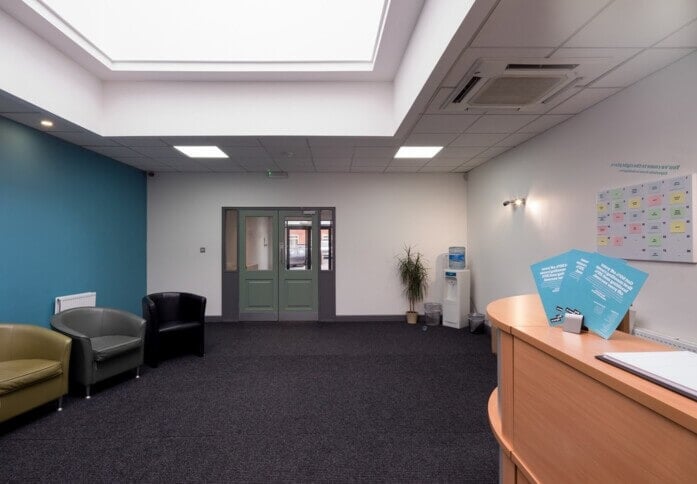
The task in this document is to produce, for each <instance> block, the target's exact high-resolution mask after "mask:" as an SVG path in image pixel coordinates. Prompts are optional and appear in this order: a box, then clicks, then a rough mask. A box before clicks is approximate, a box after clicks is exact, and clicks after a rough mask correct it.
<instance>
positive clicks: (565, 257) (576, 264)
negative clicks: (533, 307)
mask: <svg viewBox="0 0 697 484" xmlns="http://www.w3.org/2000/svg"><path fill="white" fill-rule="evenodd" d="M530 268H531V270H532V272H533V277H534V279H535V284H536V285H537V290H538V292H539V293H540V298H541V299H542V305H543V307H544V309H545V313H546V315H547V319H548V321H549V323H550V324H551V325H552V326H557V325H560V324H561V323H562V322H563V320H564V315H565V314H566V313H575V314H582V315H583V317H584V324H585V325H586V326H587V327H588V328H589V329H590V330H592V331H594V332H596V333H598V334H599V335H600V336H602V337H603V338H606V339H607V338H609V337H610V335H612V333H613V332H614V331H615V329H616V328H617V326H618V325H619V324H620V322H621V321H622V318H623V317H624V315H625V314H626V312H627V310H628V309H629V306H630V305H631V304H632V302H633V301H634V299H635V298H636V296H637V294H638V293H639V289H641V287H642V285H643V284H644V282H645V281H646V277H647V276H648V274H646V273H645V272H642V271H640V270H638V269H635V268H633V267H631V266H629V265H627V263H626V261H624V260H622V259H616V258H613V257H607V256H604V255H601V254H598V253H591V252H583V251H580V250H571V251H569V252H565V253H564V254H561V255H558V256H556V257H552V258H550V259H546V260H544V261H541V262H538V263H537V264H533V265H532V266H530Z"/></svg>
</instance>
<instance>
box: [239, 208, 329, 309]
mask: <svg viewBox="0 0 697 484" xmlns="http://www.w3.org/2000/svg"><path fill="white" fill-rule="evenodd" d="M238 220H239V230H238V234H239V241H238V243H239V249H240V250H239V252H238V253H239V257H240V260H239V277H240V280H239V315H240V316H239V317H240V320H241V321H317V319H318V317H317V314H318V285H317V279H318V273H319V265H320V262H321V261H320V255H319V254H320V230H319V223H318V220H319V218H318V214H317V212H316V211H314V210H305V211H286V210H240V212H239V219H238Z"/></svg>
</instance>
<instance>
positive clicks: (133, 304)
mask: <svg viewBox="0 0 697 484" xmlns="http://www.w3.org/2000/svg"><path fill="white" fill-rule="evenodd" d="M146 190H147V188H146V180H145V174H144V173H143V172H141V171H140V170H137V169H135V168H132V167H129V166H127V165H124V164H121V163H118V162H116V161H114V160H111V159H109V158H106V157H104V156H101V155H99V154H97V153H94V152H92V151H88V150H85V149H83V148H80V147H78V146H75V145H72V144H70V143H67V142H64V141H62V140H60V139H58V138H55V137H54V136H51V135H48V134H45V133H42V132H40V131H37V130H34V129H31V128H28V127H26V126H24V125H21V124H17V123H15V122H13V121H10V120H8V119H6V118H2V117H0V322H17V323H30V324H36V325H39V326H48V324H49V321H50V318H51V315H52V314H53V303H54V298H55V297H56V296H60V295H65V294H74V293H80V292H87V291H96V292H97V305H98V306H104V307H113V308H118V309H124V310H126V311H131V312H133V313H136V314H140V312H141V309H140V299H141V297H142V296H143V295H145V290H146V275H145V271H146V264H145V257H146V255H145V251H146V213H147V207H146Z"/></svg>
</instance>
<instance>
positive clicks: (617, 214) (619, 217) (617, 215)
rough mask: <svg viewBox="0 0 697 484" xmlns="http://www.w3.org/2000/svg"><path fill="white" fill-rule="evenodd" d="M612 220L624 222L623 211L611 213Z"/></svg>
mask: <svg viewBox="0 0 697 484" xmlns="http://www.w3.org/2000/svg"><path fill="white" fill-rule="evenodd" d="M612 221H613V222H624V213H622V212H615V213H613V214H612Z"/></svg>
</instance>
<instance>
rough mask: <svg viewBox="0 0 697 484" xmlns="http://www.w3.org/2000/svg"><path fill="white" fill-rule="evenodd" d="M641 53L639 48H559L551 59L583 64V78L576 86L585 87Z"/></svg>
mask: <svg viewBox="0 0 697 484" xmlns="http://www.w3.org/2000/svg"><path fill="white" fill-rule="evenodd" d="M639 52H641V49H639V48H624V49H608V48H582V47H575V48H566V47H564V48H561V49H557V50H556V51H554V54H552V57H551V58H552V59H562V60H567V59H568V60H574V61H578V62H580V63H581V62H582V63H584V78H583V79H582V80H580V81H578V82H577V83H576V85H582V86H585V85H587V84H590V83H591V82H593V81H594V80H595V79H597V78H598V77H600V76H601V75H603V74H605V73H606V72H607V71H609V70H611V69H612V68H614V67H615V66H617V65H619V64H621V63H622V62H624V61H626V60H627V59H629V58H630V57H632V56H634V55H636V54H638V53H639Z"/></svg>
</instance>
